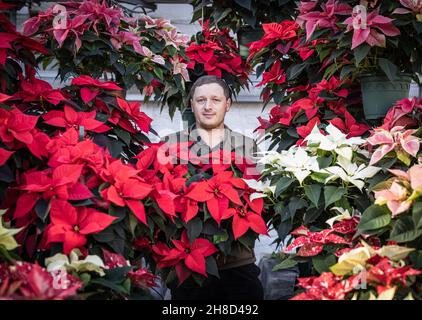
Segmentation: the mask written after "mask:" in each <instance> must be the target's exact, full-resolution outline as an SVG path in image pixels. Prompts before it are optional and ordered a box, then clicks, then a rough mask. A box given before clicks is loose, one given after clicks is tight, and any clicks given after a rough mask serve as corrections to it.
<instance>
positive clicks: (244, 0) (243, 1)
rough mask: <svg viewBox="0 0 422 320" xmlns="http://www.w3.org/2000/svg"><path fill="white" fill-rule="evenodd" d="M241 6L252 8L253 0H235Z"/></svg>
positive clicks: (247, 8)
mask: <svg viewBox="0 0 422 320" xmlns="http://www.w3.org/2000/svg"><path fill="white" fill-rule="evenodd" d="M234 2H236V3H237V4H238V5H239V6H241V7H243V8H245V9H246V10H249V11H250V10H251V8H252V0H234Z"/></svg>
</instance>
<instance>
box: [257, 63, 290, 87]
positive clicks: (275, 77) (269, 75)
mask: <svg viewBox="0 0 422 320" xmlns="http://www.w3.org/2000/svg"><path fill="white" fill-rule="evenodd" d="M270 82H271V83H272V84H283V83H284V82H286V74H285V73H284V70H283V69H282V68H281V61H280V60H277V61H276V62H275V63H274V64H273V65H272V67H271V69H270V70H268V71H266V72H264V73H263V74H262V81H261V82H260V83H258V84H257V85H256V86H257V87H260V86H263V85H266V84H267V83H270Z"/></svg>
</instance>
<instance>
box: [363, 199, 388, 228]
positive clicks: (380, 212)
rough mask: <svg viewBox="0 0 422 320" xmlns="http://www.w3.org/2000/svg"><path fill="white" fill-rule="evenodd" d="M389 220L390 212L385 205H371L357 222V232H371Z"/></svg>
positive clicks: (386, 223)
mask: <svg viewBox="0 0 422 320" xmlns="http://www.w3.org/2000/svg"><path fill="white" fill-rule="evenodd" d="M390 222H391V213H390V211H389V210H388V209H387V208H386V207H385V206H378V205H372V206H370V207H368V208H367V209H366V210H365V211H364V212H363V214H362V217H361V219H360V221H359V224H358V232H359V234H372V233H374V232H376V231H378V230H379V229H381V228H384V227H385V226H388V225H389V224H390Z"/></svg>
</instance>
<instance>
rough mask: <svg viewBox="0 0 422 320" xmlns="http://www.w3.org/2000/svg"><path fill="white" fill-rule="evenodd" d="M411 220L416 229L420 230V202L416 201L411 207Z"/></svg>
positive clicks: (421, 218) (421, 219)
mask: <svg viewBox="0 0 422 320" xmlns="http://www.w3.org/2000/svg"><path fill="white" fill-rule="evenodd" d="M412 218H413V223H414V224H415V226H416V228H417V229H422V201H418V202H416V203H415V204H414V205H413V209H412Z"/></svg>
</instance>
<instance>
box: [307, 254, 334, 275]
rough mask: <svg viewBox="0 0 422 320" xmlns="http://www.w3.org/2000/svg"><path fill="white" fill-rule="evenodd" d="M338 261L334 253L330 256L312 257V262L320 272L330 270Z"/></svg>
mask: <svg viewBox="0 0 422 320" xmlns="http://www.w3.org/2000/svg"><path fill="white" fill-rule="evenodd" d="M336 262H337V260H336V257H335V256H334V255H333V254H330V255H329V256H315V257H313V258H312V264H313V266H314V268H315V270H316V271H317V272H318V273H320V274H321V273H323V272H330V267H331V266H332V265H335V264H336Z"/></svg>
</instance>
